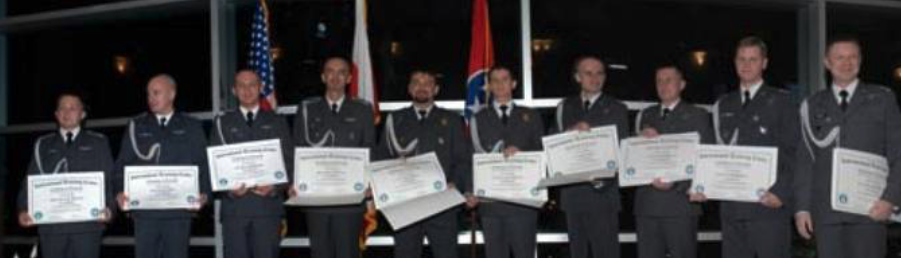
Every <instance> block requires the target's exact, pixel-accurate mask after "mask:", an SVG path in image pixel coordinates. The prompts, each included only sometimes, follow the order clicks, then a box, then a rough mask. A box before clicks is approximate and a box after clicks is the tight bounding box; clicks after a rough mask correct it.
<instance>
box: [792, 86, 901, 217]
mask: <svg viewBox="0 0 901 258" xmlns="http://www.w3.org/2000/svg"><path fill="white" fill-rule="evenodd" d="M806 103H807V105H808V107H809V113H808V114H809V117H808V118H807V119H805V120H807V121H809V128H810V130H811V131H806V132H807V133H813V136H814V137H816V138H817V139H824V138H826V135H828V134H829V133H830V132H831V131H832V130H833V128H840V133H839V134H838V135H839V136H838V137H837V139H836V140H835V142H832V143H830V144H829V145H828V146H825V147H818V146H817V145H816V144H814V142H812V139H810V135H808V134H807V133H805V138H806V139H804V141H802V142H801V143H800V144H799V146H801V147H800V148H804V149H802V150H800V151H799V153H798V159H797V160H798V170H797V172H796V177H795V179H796V180H795V189H796V193H797V205H796V207H795V209H796V210H797V211H809V212H811V213H812V215H813V219H814V221H816V222H819V223H848V222H850V223H875V222H874V221H872V220H871V219H869V218H868V217H866V216H861V215H854V214H850V213H844V212H837V211H834V210H832V208H831V205H830V196H831V179H832V150H833V149H834V148H835V147H836V145H838V146H839V147H841V148H846V149H852V150H858V151H864V152H869V153H872V154H878V155H882V156H884V157H886V158H887V159H888V162H889V176H888V182H887V186H886V189H885V190H884V191H883V193H882V199H884V200H887V201H889V202H891V203H892V204H895V205H898V204H899V203H901V164H899V161H901V114H899V111H898V105H897V101H896V99H895V94H894V93H893V92H892V91H891V90H889V89H888V88H885V87H883V86H878V85H873V84H865V83H863V82H861V83H859V84H858V86H857V89H856V90H855V92H854V95H852V96H851V99H850V102H849V103H848V107H847V110H846V111H844V112H843V111H842V110H841V108H840V107H839V104H838V100H836V97H835V94H834V93H833V92H832V89H827V90H821V91H819V92H817V93H815V94H814V95H812V96H810V97H808V98H807V100H806ZM805 130H806V129H805Z"/></svg>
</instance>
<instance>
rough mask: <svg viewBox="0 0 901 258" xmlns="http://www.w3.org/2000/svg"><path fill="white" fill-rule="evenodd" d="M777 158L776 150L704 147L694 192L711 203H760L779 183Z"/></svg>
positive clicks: (765, 148) (746, 147)
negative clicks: (714, 201)
mask: <svg viewBox="0 0 901 258" xmlns="http://www.w3.org/2000/svg"><path fill="white" fill-rule="evenodd" d="M778 157H779V151H778V150H777V149H776V148H774V147H749V146H725V145H705V144H702V145H700V147H699V148H698V161H697V164H698V170H697V171H696V172H695V177H694V180H692V186H691V191H692V192H697V193H703V194H704V195H705V196H707V199H712V200H724V201H737V202H759V201H760V197H763V194H765V193H766V192H767V191H769V189H770V187H772V186H773V184H774V183H776V169H777V167H778V164H779V163H778Z"/></svg>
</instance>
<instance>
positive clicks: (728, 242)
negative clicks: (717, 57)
mask: <svg viewBox="0 0 901 258" xmlns="http://www.w3.org/2000/svg"><path fill="white" fill-rule="evenodd" d="M766 66H767V47H766V44H765V43H764V42H763V40H761V39H760V38H757V37H747V38H744V39H742V40H741V41H739V43H738V47H737V49H736V54H735V69H736V72H737V74H738V77H739V81H740V88H739V90H738V91H734V92H732V93H729V94H726V95H724V96H722V97H720V98H719V100H717V102H716V103H715V104H714V108H713V109H714V111H713V125H714V133H715V135H716V140H717V142H718V143H719V144H725V145H742V146H765V147H777V148H778V149H779V156H778V157H779V158H778V159H779V164H778V168H777V170H778V171H777V173H778V174H777V176H776V183H775V184H774V185H773V186H772V187H770V189H769V190H768V191H767V192H766V193H763V194H762V195H761V197H760V201H759V202H757V203H747V202H731V201H724V202H721V205H720V220H721V221H722V232H723V249H722V257H735V258H745V257H747V258H753V257H768V258H769V257H773V258H788V257H790V256H791V253H790V249H791V210H790V209H789V208H788V207H786V205H787V204H788V202H789V201H790V200H791V198H792V191H791V182H792V175H791V173H792V172H791V171H792V167H793V166H794V165H793V160H794V158H795V156H794V155H795V149H796V147H797V140H798V138H799V137H800V134H799V132H800V130H798V115H797V112H788V111H789V110H797V104H796V103H795V101H794V100H792V98H791V95H790V94H789V93H788V92H787V91H785V90H780V89H776V88H773V87H770V86H767V85H766V83H765V82H764V80H763V71H764V70H765V69H766ZM692 199H693V200H697V201H703V200H704V199H705V197H704V196H703V194H698V193H693V194H692Z"/></svg>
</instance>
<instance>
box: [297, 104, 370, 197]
mask: <svg viewBox="0 0 901 258" xmlns="http://www.w3.org/2000/svg"><path fill="white" fill-rule="evenodd" d="M304 107H306V117H304V111H303V110H304ZM297 110H298V111H297V115H296V116H295V117H294V142H295V146H298V147H314V146H318V147H348V148H367V149H370V151H369V152H370V155H372V153H373V152H374V150H373V148H374V147H375V120H374V118H373V114H372V105H370V104H369V103H368V102H366V101H364V100H358V99H345V100H344V103H342V104H341V108H339V109H338V113H337V114H334V113H332V110H331V107H329V105H328V101H326V100H325V99H323V98H322V97H315V98H310V99H307V100H304V101H303V102H301V104H300V105H298V106H297ZM327 135H328V136H327ZM318 144H321V145H318ZM304 172H306V171H295V173H304ZM364 210H365V207H364V206H363V205H362V203H360V204H359V205H347V206H332V207H307V208H305V209H304V211H307V212H362V211H364Z"/></svg>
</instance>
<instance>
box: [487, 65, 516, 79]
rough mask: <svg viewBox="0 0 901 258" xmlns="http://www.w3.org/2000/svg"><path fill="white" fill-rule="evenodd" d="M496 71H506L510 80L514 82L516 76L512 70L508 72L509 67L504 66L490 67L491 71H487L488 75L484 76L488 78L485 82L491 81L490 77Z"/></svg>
mask: <svg viewBox="0 0 901 258" xmlns="http://www.w3.org/2000/svg"><path fill="white" fill-rule="evenodd" d="M498 71H507V73H509V74H510V78H513V80H516V79H515V78H514V76H516V75H514V74H513V70H510V68H509V67H507V66H504V65H495V66H492V67H491V69H488V73H487V74H486V75H487V77H488V78H487V80H486V81H491V75H492V74H494V73H495V72H498Z"/></svg>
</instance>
